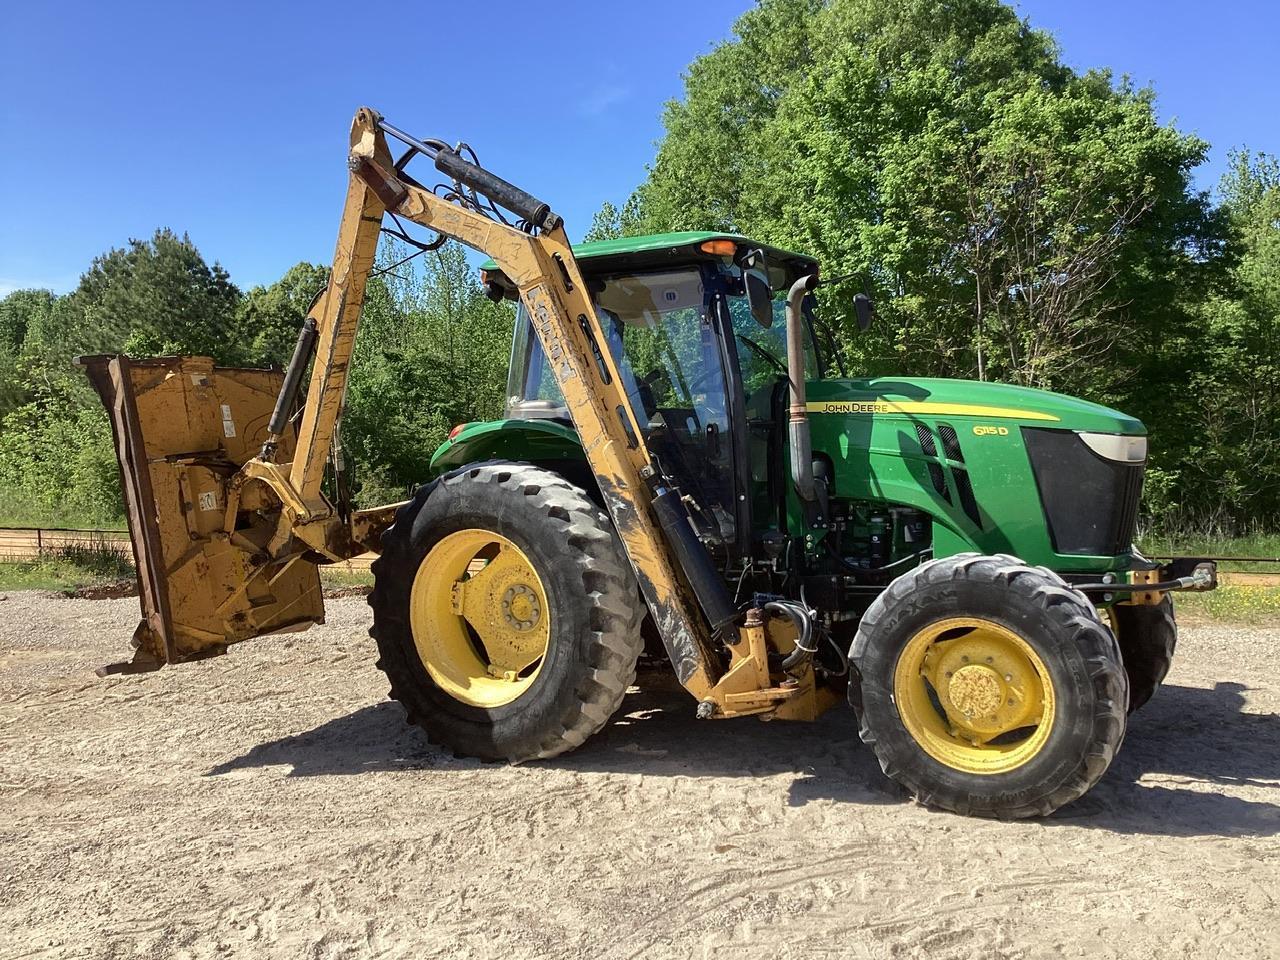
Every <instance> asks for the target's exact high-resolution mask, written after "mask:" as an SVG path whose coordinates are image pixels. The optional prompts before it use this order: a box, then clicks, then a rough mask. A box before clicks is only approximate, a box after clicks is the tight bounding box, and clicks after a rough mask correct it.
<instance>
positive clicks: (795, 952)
mask: <svg viewBox="0 0 1280 960" xmlns="http://www.w3.org/2000/svg"><path fill="white" fill-rule="evenodd" d="M136 621H137V601H136V600H99V601H91V600H66V599H56V598H51V597H46V596H41V595H38V594H33V593H14V594H10V595H9V596H8V598H7V599H5V600H3V601H2V602H0V879H2V880H3V883H0V930H2V931H3V932H4V933H3V936H0V957H5V958H9V957H84V956H93V957H112V958H115V957H119V958H124V957H154V958H197V957H224V956H254V957H315V958H339V957H413V958H418V957H428V956H443V957H490V956H494V957H502V958H504V960H515V958H523V957H609V958H624V957H684V956H697V957H717V958H720V957H724V958H738V957H757V956H759V957H806V958H808V957H827V956H830V957H854V958H861V957H866V958H881V957H910V956H922V957H923V956H927V957H930V958H978V957H982V958H984V960H990V958H1010V957H1037V958H1038V957H1058V956H1061V957H1095V956H1104V957H1124V958H1142V957H1160V958H1162V960H1163V958H1170V957H1207V956H1215V957H1216V956H1230V957H1273V956H1280V910H1278V909H1277V899H1278V898H1280V869H1278V868H1280V842H1278V841H1277V833H1280V805H1278V804H1280V790H1278V788H1280V717H1277V713H1276V711H1277V709H1278V707H1280V682H1278V675H1277V671H1276V668H1275V662H1276V661H1275V652H1276V650H1277V641H1280V630H1277V629H1274V628H1268V629H1262V628H1245V627H1233V626H1227V625H1221V624H1216V625H1199V626H1191V627H1187V628H1185V629H1184V631H1183V638H1182V643H1181V649H1180V659H1179V660H1178V662H1177V663H1176V665H1175V667H1174V670H1173V673H1172V674H1171V676H1170V678H1169V682H1168V685H1167V686H1166V687H1165V688H1163V689H1162V690H1161V692H1160V693H1159V695H1158V696H1157V697H1156V699H1155V700H1154V701H1153V702H1152V703H1151V704H1150V705H1149V706H1148V707H1147V708H1146V709H1145V710H1144V711H1143V712H1142V713H1140V714H1139V715H1138V716H1137V717H1135V718H1134V720H1133V722H1132V723H1131V724H1130V727H1129V734H1128V738H1127V740H1126V742H1125V745H1124V749H1123V751H1122V753H1121V755H1120V757H1119V759H1118V760H1117V761H1116V763H1115V764H1114V765H1113V766H1112V768H1111V770H1110V772H1109V773H1108V774H1107V776H1106V778H1105V779H1104V780H1103V782H1102V783H1101V784H1099V785H1098V786H1097V787H1096V788H1095V789H1094V790H1093V791H1092V792H1091V793H1090V794H1088V795H1087V796H1086V797H1085V798H1083V799H1082V800H1081V801H1079V802H1077V803H1075V804H1073V805H1071V806H1070V807H1068V808H1066V809H1064V810H1061V811H1059V813H1058V814H1057V815H1055V816H1054V817H1052V818H1050V819H1049V820H1045V821H1040V822H1022V823H993V822H986V821H976V820H967V819H963V818H960V817H956V816H953V815H950V814H945V813H935V812H931V811H928V810H925V809H923V808H921V807H919V806H917V805H915V804H913V803H910V802H909V801H907V800H905V799H903V797H902V796H901V794H900V793H899V792H898V791H897V790H896V789H895V788H894V787H893V785H892V784H890V783H888V782H887V781H885V780H884V779H883V778H882V777H881V775H880V773H879V770H878V768H877V767H876V764H875V762H874V760H873V759H872V757H871V756H870V754H869V753H868V751H866V750H865V749H864V748H863V747H861V745H860V744H859V743H858V741H857V737H856V733H855V731H854V729H853V724H852V722H851V718H850V716H849V715H848V714H847V712H845V711H843V710H839V711H833V712H832V713H829V714H828V715H827V716H826V717H824V718H823V719H822V720H821V721H820V722H819V723H817V724H814V725H809V726H804V725H789V724H783V723H773V724H761V723H759V722H758V721H755V720H751V719H746V720H738V721H730V722H721V723H707V722H704V723H697V722H695V721H694V720H693V704H692V701H690V700H689V699H688V698H687V696H686V695H685V694H684V693H683V692H682V691H680V690H679V689H677V688H674V687H673V686H672V684H671V682H670V681H669V680H668V679H667V678H666V677H665V676H664V675H662V674H653V675H647V674H646V675H643V676H642V677H641V681H640V682H641V686H642V687H643V690H642V691H641V690H637V691H635V692H633V694H632V695H631V696H630V697H629V698H628V701H627V703H626V704H625V705H624V707H623V715H621V716H620V717H619V719H618V720H617V721H616V722H615V723H614V724H613V725H612V726H611V727H609V728H608V729H607V730H606V731H605V732H604V733H602V734H601V735H598V736H597V737H595V738H594V739H592V740H591V741H590V742H588V743H587V744H586V745H585V746H584V747H583V748H581V749H579V750H578V751H577V752H575V753H573V754H571V755H569V756H567V757H562V758H559V759H557V760H554V761H548V762H539V763H531V764H527V765H523V766H517V767H511V766H499V765H485V764H480V763H475V762H471V761H459V760H454V759H452V758H449V757H446V756H443V755H442V754H440V753H439V752H437V751H436V750H434V749H433V748H431V747H429V746H428V745H427V744H426V743H425V741H424V740H423V738H422V737H421V736H420V735H419V734H418V733H417V732H416V731H415V730H413V729H410V728H407V727H406V726H405V725H404V723H403V720H402V714H401V711H400V708H399V707H398V706H397V705H395V704H393V703H389V702H387V701H386V700H385V692H386V684H385V682H384V681H383V679H382V676H381V674H379V673H378V672H377V671H376V670H375V669H374V667H373V659H374V657H373V655H372V652H371V641H370V640H369V639H368V637H367V636H366V633H365V628H366V626H367V622H368V613H367V608H366V607H365V605H364V603H363V601H361V600H359V599H340V600H335V601H331V602H330V603H329V623H328V624H327V625H326V626H324V627H322V628H317V629H314V630H312V631H310V632H309V633H305V634H299V635H293V636H287V637H275V638H265V639H263V640H260V641H255V642H253V643H250V644H247V645H245V646H244V647H242V648H240V649H237V650H236V651H235V652H233V653H232V654H231V655H230V656H228V657H224V658H220V659H218V660H215V661H209V662H206V663H201V664H192V665H187V666H182V667H178V668H168V669H166V670H164V671H161V672H160V673H157V674H151V675H147V676H140V677H116V678H111V679H106V680H100V679H98V678H97V677H95V676H94V675H93V673H92V669H93V668H94V667H96V666H98V665H100V664H102V663H104V662H107V661H108V660H114V659H119V658H120V657H121V656H122V655H123V651H124V650H126V649H127V640H128V637H129V634H130V632H131V630H132V627H133V625H134V624H135V623H136Z"/></svg>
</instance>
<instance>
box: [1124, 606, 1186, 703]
mask: <svg viewBox="0 0 1280 960" xmlns="http://www.w3.org/2000/svg"><path fill="white" fill-rule="evenodd" d="M1111 612H1112V614H1113V616H1114V617H1115V621H1114V622H1115V630H1116V641H1117V642H1118V643H1119V644H1120V655H1121V656H1122V657H1123V658H1124V669H1125V672H1126V673H1127V674H1128V675H1129V712H1130V713H1133V712H1134V711H1135V710H1137V709H1138V708H1139V707H1141V706H1143V705H1144V704H1145V703H1146V702H1147V701H1148V700H1150V699H1151V698H1152V697H1153V696H1155V692H1156V690H1157V688H1158V687H1159V686H1160V684H1161V683H1163V682H1164V678H1165V677H1166V676H1168V675H1169V667H1170V665H1171V664H1172V663H1173V652H1174V649H1175V648H1176V647H1177V645H1178V622H1177V620H1176V619H1175V618H1174V615H1173V600H1172V599H1171V598H1170V597H1169V595H1168V594H1167V593H1166V594H1165V595H1164V596H1163V597H1162V598H1161V599H1160V602H1159V603H1157V604H1154V605H1145V604H1144V605H1138V604H1131V603H1118V604H1116V605H1115V606H1114V607H1112V608H1111Z"/></svg>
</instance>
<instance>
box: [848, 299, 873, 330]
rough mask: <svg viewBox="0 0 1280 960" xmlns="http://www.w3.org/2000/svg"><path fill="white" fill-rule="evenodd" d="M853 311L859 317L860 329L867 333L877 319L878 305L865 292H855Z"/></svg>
mask: <svg viewBox="0 0 1280 960" xmlns="http://www.w3.org/2000/svg"><path fill="white" fill-rule="evenodd" d="M853 313H854V316H856V317H857V318H858V329H859V330H861V331H862V332H863V333H865V332H866V331H867V329H868V328H870V326H871V321H872V320H874V319H875V316H876V305H875V304H874V303H872V302H871V298H870V297H868V296H867V295H866V294H865V293H858V294H854V297H853Z"/></svg>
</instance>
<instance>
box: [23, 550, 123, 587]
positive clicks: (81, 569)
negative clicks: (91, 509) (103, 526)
mask: <svg viewBox="0 0 1280 960" xmlns="http://www.w3.org/2000/svg"><path fill="white" fill-rule="evenodd" d="M123 546H124V550H121V549H120V548H119V545H113V544H110V543H106V542H102V543H83V544H81V543H76V544H66V545H64V546H60V547H57V548H55V549H54V550H53V551H51V552H50V553H49V554H47V555H46V556H44V557H40V558H39V559H32V560H18V561H12V562H8V563H0V590H75V589H78V588H80V587H90V586H95V585H97V584H102V583H112V582H115V581H119V580H132V579H133V576H134V571H133V561H132V560H131V559H130V558H129V554H128V545H127V544H125V545H123Z"/></svg>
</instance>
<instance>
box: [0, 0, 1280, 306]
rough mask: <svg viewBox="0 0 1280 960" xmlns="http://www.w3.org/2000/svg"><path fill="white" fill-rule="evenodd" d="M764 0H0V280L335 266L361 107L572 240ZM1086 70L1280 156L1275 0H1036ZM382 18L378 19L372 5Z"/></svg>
mask: <svg viewBox="0 0 1280 960" xmlns="http://www.w3.org/2000/svg"><path fill="white" fill-rule="evenodd" d="M749 5H750V3H749V0H682V2H674V0H644V2H641V3H617V2H609V0H603V2H602V0H594V2H591V0H561V2H550V3H529V2H514V0H489V2H487V3H484V4H477V5H476V6H475V7H474V9H475V10H478V11H482V15H481V16H480V17H476V16H474V15H472V14H471V13H470V8H468V7H466V6H461V5H456V4H443V3H423V2H419V3H408V4H399V5H390V6H388V5H375V4H368V5H367V6H365V7H363V8H362V7H360V6H359V5H354V6H353V5H350V4H339V3H330V2H317V3H311V4H305V5H304V4H286V3H272V2H253V3H242V2H218V3H206V4H199V5H196V4H192V3H186V2H178V0H174V2H169V3H155V4H144V3H136V2H123V0H122V2H113V3H100V2H88V0H75V2H65V3H35V2H33V3H20V4H19V3H11V4H7V5H6V7H5V9H4V12H2V13H0V89H3V90H4V91H5V92H4V95H3V100H2V101H0V123H2V124H3V129H4V131H5V136H4V142H3V149H0V294H3V293H5V292H7V291H8V290H11V289H14V288H15V287H23V286H46V287H51V288H53V289H55V290H57V291H59V292H63V291H66V290H68V289H70V288H71V287H73V286H74V285H75V283H76V281H77V279H78V277H79V275H80V273H81V272H82V271H83V270H84V269H85V268H86V267H87V266H88V264H89V262H90V260H91V259H92V258H93V256H94V255H96V254H98V253H100V252H102V251H104V250H106V249H108V248H109V247H111V246H120V245H123V244H124V243H125V241H126V240H127V239H128V238H130V237H147V236H150V235H151V233H152V232H153V231H154V230H155V229H156V228H157V227H160V226H168V227H171V228H173V229H175V230H179V231H183V230H185V231H187V232H188V233H190V235H191V238H192V239H193V240H194V241H195V243H196V244H197V245H198V246H199V247H200V249H201V251H202V252H203V253H204V254H205V256H206V257H207V258H208V259H210V260H214V259H216V260H219V261H221V262H222V264H223V265H224V266H225V267H226V268H227V269H228V270H229V271H230V272H231V275H232V278H233V279H234V280H235V281H236V282H237V283H238V284H239V285H240V286H241V287H244V288H247V287H249V286H251V285H253V284H255V283H269V282H271V281H272V280H274V279H276V278H277V277H279V276H280V275H281V274H282V273H283V272H284V271H285V270H286V269H287V268H288V267H289V266H290V265H292V264H293V263H295V262H297V261H298V260H304V259H305V260H312V261H317V262H327V261H328V260H329V259H330V257H331V256H332V248H333V240H334V233H335V229H336V226H337V217H338V214H339V211H340V206H341V201H342V194H343V190H344V185H345V180H346V167H345V154H346V131H347V126H348V124H349V122H350V118H351V115H352V113H353V112H354V109H355V108H356V107H357V106H359V105H360V104H362V103H365V104H368V105H370V106H373V107H376V108H377V109H379V110H381V111H382V112H383V113H384V114H385V115H386V116H387V117H388V119H390V120H392V121H393V122H395V123H397V124H398V125H400V126H402V127H404V128H406V129H409V130H410V131H412V132H415V133H418V134H421V135H427V136H436V137H440V138H442V139H446V140H451V141H452V140H457V139H459V138H465V139H467V140H468V141H469V142H471V144H472V145H473V146H475V147H476V149H477V150H478V151H479V153H480V157H481V159H482V161H483V162H484V163H485V164H486V166H489V167H491V168H492V169H494V170H495V171H497V172H498V173H500V174H503V175H504V176H506V177H507V178H508V179H510V180H514V181H516V182H517V183H519V184H520V185H521V186H523V187H525V188H527V189H529V190H530V191H531V192H533V193H535V194H537V195H539V196H542V197H544V198H546V199H548V200H550V201H551V202H552V203H553V204H554V205H555V207H556V209H557V210H559V211H560V212H561V213H563V214H564V216H565V217H566V220H567V221H568V224H569V229H570V233H571V234H572V235H574V236H580V235H581V234H582V232H584V231H585V230H586V229H587V227H588V225H589V224H590V220H591V215H592V213H593V212H594V211H595V210H596V209H597V208H598V207H599V205H600V203H601V201H603V200H605V199H611V200H614V201H620V200H622V199H624V198H625V197H626V195H627V194H628V193H629V191H630V190H631V188H632V187H634V186H635V184H636V183H637V182H638V181H639V180H641V179H642V178H643V176H644V165H645V164H646V163H647V162H648V161H649V160H650V159H651V157H652V155H653V149H654V146H653V145H654V141H655V140H656V139H657V138H658V136H659V135H660V133H661V122H660V119H661V110H662V104H663V102H664V101H666V100H667V99H669V98H671V97H674V96H678V95H679V94H680V92H681V72H682V70H683V68H684V67H685V65H687V64H688V62H689V61H690V60H691V59H693V58H694V57H695V56H696V55H698V54H699V53H702V52H704V51H705V50H707V49H708V48H709V47H710V46H711V45H713V44H714V43H715V42H716V41H718V40H720V39H722V38H723V37H725V36H727V35H728V33H729V29H730V26H731V24H732V22H733V20H734V18H735V17H736V16H737V15H738V14H739V13H741V12H742V11H743V10H745V9H746V8H747V7H748V6H749ZM1018 9H1019V10H1020V12H1021V13H1022V14H1023V15H1025V16H1029V17H1030V18H1031V20H1032V22H1033V23H1034V24H1035V25H1037V26H1039V27H1042V28H1046V29H1048V30H1050V31H1052V32H1053V33H1055V34H1056V35H1057V37H1058V38H1059V40H1060V42H1061V45H1062V48H1063V54H1064V57H1065V59H1066V61H1067V62H1068V63H1070V64H1071V65H1072V66H1074V67H1077V68H1080V69H1084V68H1088V67H1091V66H1110V67H1112V68H1113V69H1114V70H1115V71H1116V72H1117V73H1128V74H1130V75H1132V76H1133V78H1134V80H1135V81H1137V82H1138V83H1140V84H1145V83H1152V84H1154V85H1155V87H1156V89H1157V91H1158V93H1159V107H1160V112H1161V116H1162V117H1163V118H1165V119H1170V118H1176V120H1177V122H1178V125H1179V126H1180V127H1181V128H1182V129H1184V130H1191V131H1195V132H1197V133H1199V134H1200V135H1201V136H1203V137H1204V138H1205V139H1207V140H1208V141H1210V143H1211V144H1212V145H1213V152H1212V154H1211V158H1210V162H1209V163H1208V164H1207V165H1206V166H1205V167H1204V168H1202V169H1201V171H1200V172H1199V174H1198V182H1199V183H1200V184H1201V185H1202V186H1204V187H1210V186H1212V185H1213V184H1214V183H1215V182H1216V180H1217V178H1218V176H1219V175H1220V174H1221V172H1222V170H1223V168H1224V164H1225V159H1226V154H1227V151H1228V149H1230V148H1231V147H1233V146H1236V145H1239V144H1243V143H1247V144H1249V145H1250V146H1251V147H1253V148H1254V149H1265V150H1268V151H1271V152H1280V118H1278V117H1280V111H1277V109H1276V104H1275V96H1276V91H1277V90H1278V89H1280V82H1277V81H1280V68H1278V67H1277V60H1280V12H1278V11H1277V8H1276V6H1275V5H1273V4H1272V3H1269V2H1264V0H1227V2H1222V3H1217V4H1214V5H1211V6H1210V5H1205V4H1203V3H1199V2H1192V0H1166V2H1156V0H1125V2H1117V0H1111V2H1102V0H1071V2H1067V0H1021V2H1019V3H1018ZM364 15H367V17H368V19H367V20H362V16H364Z"/></svg>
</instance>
